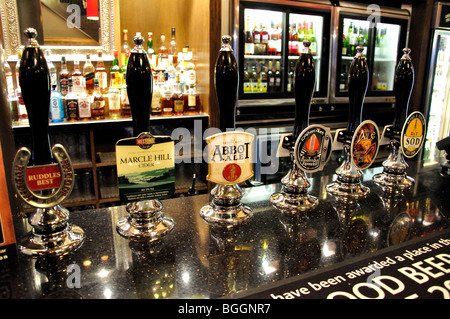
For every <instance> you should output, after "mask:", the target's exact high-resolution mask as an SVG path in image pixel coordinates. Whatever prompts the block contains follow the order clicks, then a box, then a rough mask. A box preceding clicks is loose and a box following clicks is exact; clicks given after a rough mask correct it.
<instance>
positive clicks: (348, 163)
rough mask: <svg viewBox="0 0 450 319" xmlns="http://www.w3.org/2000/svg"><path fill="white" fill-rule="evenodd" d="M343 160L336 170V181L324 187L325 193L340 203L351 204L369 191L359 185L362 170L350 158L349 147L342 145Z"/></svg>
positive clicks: (365, 195)
mask: <svg viewBox="0 0 450 319" xmlns="http://www.w3.org/2000/svg"><path fill="white" fill-rule="evenodd" d="M344 156H345V160H344V162H343V163H342V164H341V166H340V167H339V168H338V169H337V170H336V174H337V176H338V177H337V180H336V182H333V183H331V184H329V185H327V186H326V189H327V192H328V193H330V194H331V195H333V196H335V197H336V198H337V200H338V201H340V202H342V203H352V202H357V201H358V200H360V199H362V198H365V197H367V195H369V193H370V189H369V188H368V187H366V186H364V185H362V184H361V178H362V176H363V172H362V170H360V169H358V168H357V167H356V166H355V164H353V161H352V160H351V158H350V146H349V145H344Z"/></svg>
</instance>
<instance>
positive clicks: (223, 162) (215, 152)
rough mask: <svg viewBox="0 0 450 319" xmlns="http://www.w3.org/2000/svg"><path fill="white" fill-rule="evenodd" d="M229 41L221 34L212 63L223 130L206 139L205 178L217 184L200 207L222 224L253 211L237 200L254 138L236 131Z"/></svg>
mask: <svg viewBox="0 0 450 319" xmlns="http://www.w3.org/2000/svg"><path fill="white" fill-rule="evenodd" d="M230 42H231V36H229V35H224V36H223V37H222V48H221V49H220V52H219V55H218V57H217V61H216V66H215V81H214V84H215V88H216V93H217V99H218V102H219V112H220V130H221V131H222V132H223V133H220V134H215V135H213V136H210V137H208V138H207V139H206V142H207V143H208V151H209V152H208V159H209V162H208V176H207V179H208V180H209V181H210V182H214V183H216V186H215V187H214V188H213V189H212V190H211V197H212V202H211V203H209V204H207V205H205V206H203V207H202V209H201V210H200V216H201V217H202V218H203V219H204V220H205V221H206V222H208V223H211V224H213V225H218V226H224V227H232V226H235V225H239V224H242V223H243V222H246V221H248V220H249V219H250V218H251V217H252V216H253V212H252V210H251V209H250V208H249V207H247V206H244V205H242V203H241V202H240V200H241V198H242V196H243V193H244V192H243V190H242V189H241V187H239V185H238V183H240V182H244V181H245V180H247V179H248V178H250V177H251V176H253V171H252V151H253V150H252V141H253V138H254V137H253V135H252V134H249V133H245V132H238V131H235V117H236V100H237V89H238V83H239V74H238V67H237V62H236V58H235V56H234V54H233V49H232V48H231V45H230ZM227 129H228V131H227ZM230 130H231V131H230ZM226 131H227V132H226Z"/></svg>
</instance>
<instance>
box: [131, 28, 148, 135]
mask: <svg viewBox="0 0 450 319" xmlns="http://www.w3.org/2000/svg"><path fill="white" fill-rule="evenodd" d="M133 41H134V44H135V47H134V48H133V49H132V50H131V53H130V58H129V59H128V64H127V74H126V84H127V94H128V100H129V102H130V108H131V116H132V119H133V130H134V136H138V135H139V134H140V133H142V132H149V130H150V106H151V102H152V93H153V76H152V68H151V67H150V63H149V62H148V57H147V54H146V52H145V50H144V47H143V45H142V44H143V43H144V37H142V36H141V34H140V33H139V32H138V33H136V36H135V37H134V39H133Z"/></svg>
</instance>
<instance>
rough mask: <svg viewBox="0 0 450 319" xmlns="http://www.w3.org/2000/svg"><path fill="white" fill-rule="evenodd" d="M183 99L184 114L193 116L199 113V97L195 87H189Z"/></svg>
mask: <svg viewBox="0 0 450 319" xmlns="http://www.w3.org/2000/svg"><path fill="white" fill-rule="evenodd" d="M183 97H184V114H187V115H194V114H198V113H200V109H201V104H200V95H199V94H198V92H197V89H196V88H195V87H190V88H189V89H188V90H187V92H186V94H184V95H183Z"/></svg>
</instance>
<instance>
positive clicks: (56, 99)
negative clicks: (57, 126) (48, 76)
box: [50, 84, 64, 123]
mask: <svg viewBox="0 0 450 319" xmlns="http://www.w3.org/2000/svg"><path fill="white" fill-rule="evenodd" d="M50 121H52V122H53V123H58V122H63V121H64V106H63V100H62V95H61V93H60V92H59V91H58V90H57V86H56V84H52V92H51V95H50Z"/></svg>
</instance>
